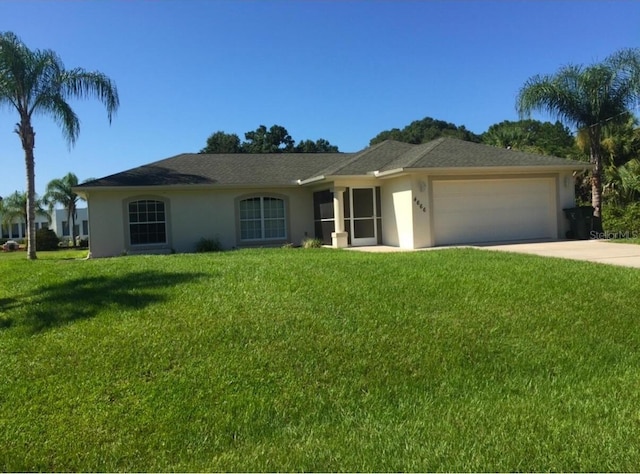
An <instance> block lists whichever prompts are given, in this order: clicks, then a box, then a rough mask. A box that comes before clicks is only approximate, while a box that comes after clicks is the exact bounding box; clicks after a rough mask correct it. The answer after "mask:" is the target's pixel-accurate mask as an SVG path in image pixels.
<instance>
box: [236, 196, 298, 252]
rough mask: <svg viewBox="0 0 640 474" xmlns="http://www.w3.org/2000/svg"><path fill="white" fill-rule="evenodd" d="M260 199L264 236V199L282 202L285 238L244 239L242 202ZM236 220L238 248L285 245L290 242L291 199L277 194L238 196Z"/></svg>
mask: <svg viewBox="0 0 640 474" xmlns="http://www.w3.org/2000/svg"><path fill="white" fill-rule="evenodd" d="M255 198H260V209H261V216H260V222H261V229H262V235H263V236H264V222H265V217H264V199H265V198H270V199H278V200H280V201H282V203H283V207H284V236H283V237H274V238H264V237H262V238H259V239H243V238H242V231H241V228H242V224H241V220H240V203H241V202H242V201H246V200H248V199H255ZM235 214H236V215H235V220H236V243H237V245H238V246H256V245H278V244H283V243H286V242H288V241H289V232H290V229H291V226H290V225H289V198H288V197H287V196H285V195H283V194H277V193H268V192H265V193H260V192H257V193H250V194H243V195H242V196H238V197H236V199H235Z"/></svg>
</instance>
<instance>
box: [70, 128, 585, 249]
mask: <svg viewBox="0 0 640 474" xmlns="http://www.w3.org/2000/svg"><path fill="white" fill-rule="evenodd" d="M585 169H590V165H589V164H588V163H584V162H579V161H572V160H568V159H563V158H557V157H551V156H542V155H537V154H532V153H524V152H520V151H513V150H507V149H500V148H496V147H492V146H487V145H481V144H477V143H471V142H466V141H462V140H458V139H453V138H439V139H436V140H433V141H431V142H429V143H424V144H420V145H413V144H408V143H400V142H396V141H391V140H388V141H385V142H383V143H380V144H377V145H374V146H371V147H368V148H366V149H364V150H362V151H360V152H357V153H333V154H329V153H326V154H325V153H321V154H298V153H292V154H289V153H282V154H264V155H261V154H215V155H207V154H196V153H187V154H181V155H177V156H174V157H171V158H167V159H164V160H161V161H156V162H154V163H150V164H147V165H144V166H140V167H137V168H133V169H130V170H128V171H123V172H121V173H117V174H114V175H111V176H107V177H104V178H100V179H96V180H93V181H90V182H87V183H85V184H82V185H80V186H78V187H77V188H75V190H76V192H77V193H78V194H80V195H82V196H83V197H84V198H85V199H86V200H87V202H88V206H89V227H90V228H91V242H90V251H91V255H92V256H93V257H107V256H113V255H121V254H123V253H128V254H131V253H151V252H154V253H162V252H171V251H176V252H191V251H194V249H195V246H196V243H197V242H198V241H199V240H200V239H201V238H217V239H218V240H219V241H220V243H221V244H222V246H223V247H224V248H237V247H244V246H267V245H282V244H285V243H293V244H299V243H301V242H302V241H303V240H304V239H306V238H318V239H321V240H322V241H323V242H324V243H325V244H328V245H332V246H333V247H337V248H340V247H347V246H361V245H389V246H395V247H400V248H403V249H417V248H423V247H433V246H441V245H452V244H466V243H480V242H498V241H519V240H533V239H536V240H537V239H549V240H555V239H558V238H564V237H565V234H566V232H567V230H568V229H569V222H568V221H567V220H566V218H565V216H564V215H563V212H562V209H563V208H567V207H572V206H574V199H575V198H574V174H575V172H579V171H583V170H585Z"/></svg>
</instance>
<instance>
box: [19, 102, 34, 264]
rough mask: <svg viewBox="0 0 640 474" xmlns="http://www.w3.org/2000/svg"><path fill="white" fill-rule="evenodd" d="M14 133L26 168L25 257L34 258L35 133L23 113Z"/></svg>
mask: <svg viewBox="0 0 640 474" xmlns="http://www.w3.org/2000/svg"><path fill="white" fill-rule="evenodd" d="M16 133H17V134H18V135H19V136H20V140H21V141H22V149H23V150H24V161H25V166H26V168H27V258H28V259H29V260H35V259H36V258H38V257H37V256H36V218H35V217H36V211H35V209H36V206H35V199H36V183H35V181H36V176H35V158H34V156H33V149H34V148H35V141H36V140H35V139H36V134H35V132H34V131H33V127H31V120H30V118H29V116H27V115H23V116H22V118H21V120H20V123H19V124H18V125H17V129H16Z"/></svg>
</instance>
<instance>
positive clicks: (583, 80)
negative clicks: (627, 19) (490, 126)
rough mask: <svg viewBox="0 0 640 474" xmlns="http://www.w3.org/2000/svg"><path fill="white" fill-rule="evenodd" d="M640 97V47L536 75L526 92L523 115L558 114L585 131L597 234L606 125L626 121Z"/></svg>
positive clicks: (521, 104) (522, 93)
mask: <svg viewBox="0 0 640 474" xmlns="http://www.w3.org/2000/svg"><path fill="white" fill-rule="evenodd" d="M639 98H640V49H636V48H634V49H624V50H620V51H618V52H617V53H615V54H613V55H611V56H609V57H608V58H606V59H605V60H604V61H603V62H601V63H597V64H594V65H592V66H589V67H583V66H576V65H568V66H565V67H563V68H561V69H560V70H559V71H558V72H556V73H555V74H551V75H545V76H539V75H538V76H534V77H531V78H530V79H529V80H528V81H527V82H526V83H525V84H524V86H523V87H522V89H520V92H519V94H518V98H517V100H516V108H517V109H518V112H519V113H520V115H521V116H522V117H525V116H528V115H530V113H531V112H532V111H534V110H539V111H543V112H547V113H549V114H551V115H554V116H555V117H557V118H558V119H559V120H561V121H563V122H564V123H565V125H569V126H570V127H575V128H577V129H578V130H579V131H581V130H584V131H586V134H587V136H588V143H589V156H590V160H591V163H592V164H593V165H594V168H593V173H592V177H591V204H592V206H593V209H594V213H593V215H594V227H595V229H594V230H597V231H601V230H602V220H601V216H602V214H601V208H602V175H603V155H604V153H603V150H602V138H603V136H602V131H603V127H604V126H605V124H608V123H613V124H616V123H625V122H626V121H628V120H629V117H630V116H631V115H632V114H631V111H630V107H632V106H633V105H635V104H636V103H637V101H638V99H639Z"/></svg>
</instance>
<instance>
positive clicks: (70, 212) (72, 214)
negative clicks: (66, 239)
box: [68, 208, 76, 248]
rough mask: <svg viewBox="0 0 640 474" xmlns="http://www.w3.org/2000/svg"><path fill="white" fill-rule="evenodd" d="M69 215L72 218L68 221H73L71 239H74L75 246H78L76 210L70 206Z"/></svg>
mask: <svg viewBox="0 0 640 474" xmlns="http://www.w3.org/2000/svg"><path fill="white" fill-rule="evenodd" d="M69 215H70V216H71V218H70V219H69V221H68V222H70V223H71V240H72V241H73V247H74V248H75V246H76V211H75V210H74V209H71V208H69Z"/></svg>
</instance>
